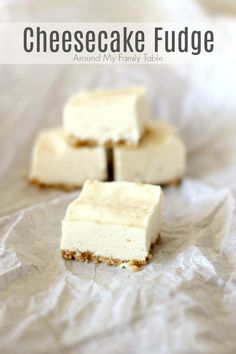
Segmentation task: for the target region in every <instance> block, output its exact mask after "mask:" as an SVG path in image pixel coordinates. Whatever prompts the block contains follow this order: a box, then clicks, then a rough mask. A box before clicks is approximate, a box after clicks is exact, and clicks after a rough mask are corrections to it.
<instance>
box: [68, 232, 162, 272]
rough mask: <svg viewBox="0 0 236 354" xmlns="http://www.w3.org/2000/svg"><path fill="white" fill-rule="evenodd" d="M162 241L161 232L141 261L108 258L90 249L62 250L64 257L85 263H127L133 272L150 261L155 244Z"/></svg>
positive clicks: (119, 264) (113, 264)
mask: <svg viewBox="0 0 236 354" xmlns="http://www.w3.org/2000/svg"><path fill="white" fill-rule="evenodd" d="M159 241H160V234H158V235H157V238H156V240H155V241H154V242H153V243H152V245H151V247H150V251H149V254H148V256H147V257H146V258H145V259H144V260H142V261H140V260H135V259H132V260H121V259H117V258H108V257H103V256H97V255H95V254H94V253H92V252H90V251H86V252H80V251H79V250H75V251H69V250H61V255H62V257H63V258H64V259H66V260H73V259H74V260H76V261H79V262H84V263H91V262H92V263H95V264H98V263H105V264H107V265H112V266H121V265H122V264H127V266H128V268H129V269H130V270H132V271H133V272H137V271H139V270H140V268H141V267H142V266H144V265H146V264H148V262H149V261H150V259H151V258H152V251H153V248H154V246H155V245H156V244H157V243H158V242H159Z"/></svg>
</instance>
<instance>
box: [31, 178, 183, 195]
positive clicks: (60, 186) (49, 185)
mask: <svg viewBox="0 0 236 354" xmlns="http://www.w3.org/2000/svg"><path fill="white" fill-rule="evenodd" d="M29 181H30V183H32V184H34V185H35V186H37V187H39V188H42V189H45V188H54V189H61V190H64V191H65V192H70V191H73V190H76V189H81V188H82V186H81V185H75V184H63V183H44V182H41V181H39V180H38V179H36V178H33V179H29ZM181 182H182V179H181V178H177V179H175V180H173V181H170V182H167V183H161V184H158V183H156V184H157V185H160V186H161V187H162V188H166V187H179V186H180V185H181Z"/></svg>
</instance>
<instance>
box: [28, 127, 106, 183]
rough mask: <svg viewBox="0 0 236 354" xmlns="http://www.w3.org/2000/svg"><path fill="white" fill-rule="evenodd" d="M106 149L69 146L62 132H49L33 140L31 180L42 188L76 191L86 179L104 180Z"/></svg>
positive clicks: (50, 130) (57, 130)
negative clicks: (74, 189)
mask: <svg viewBox="0 0 236 354" xmlns="http://www.w3.org/2000/svg"><path fill="white" fill-rule="evenodd" d="M106 165H107V162H106V151H105V148H103V147H101V146H98V147H79V148H74V147H72V146H71V145H70V144H68V142H67V140H66V137H65V134H64V132H63V130H62V129H60V128H56V129H49V130H45V131H43V132H42V133H40V134H39V135H38V137H37V139H36V142H35V145H34V149H33V154H32V162H31V169H30V176H29V177H30V180H31V181H32V182H33V183H35V184H38V185H41V186H50V187H60V188H64V189H73V188H79V187H81V186H82V185H83V183H84V182H85V181H86V180H87V179H98V180H105V179H106V178H107V166H106Z"/></svg>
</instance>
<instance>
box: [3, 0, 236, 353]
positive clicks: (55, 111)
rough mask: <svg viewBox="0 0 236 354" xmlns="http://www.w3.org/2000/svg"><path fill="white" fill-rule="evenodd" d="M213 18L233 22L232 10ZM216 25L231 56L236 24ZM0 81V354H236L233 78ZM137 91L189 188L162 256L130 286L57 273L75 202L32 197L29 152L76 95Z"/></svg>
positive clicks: (174, 212)
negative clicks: (178, 155)
mask: <svg viewBox="0 0 236 354" xmlns="http://www.w3.org/2000/svg"><path fill="white" fill-rule="evenodd" d="M46 3H47V5H45V4H46ZM212 3H213V1H210V2H209V4H205V2H203V1H199V2H197V1H193V0H191V1H188V2H186V1H183V0H176V1H175V4H173V2H170V1H162V0H157V1H151V0H149V1H148V0H145V1H144V2H143V5H142V6H137V1H133V0H132V1H129V2H127V1H119V2H114V1H113V2H110V1H109V2H108V1H105V0H101V1H100V2H99V6H97V5H96V12H95V11H91V7H92V8H94V6H95V5H94V4H95V3H94V1H91V0H89V1H87V0H86V1H84V0H83V1H80V2H78V4H77V2H75V1H74V2H72V3H71V4H70V8H69V6H68V2H66V1H65V0H60V1H52V0H51V1H48V0H47V2H46V1H41V2H38V3H37V5H36V3H35V2H32V1H29V0H23V1H22V2H21V5H20V6H19V5H18V4H17V1H14V0H9V1H2V2H1V5H0V7H1V14H0V19H1V20H15V21H19V20H20V21H25V20H31V21H37V20H39V21H43V20H50V21H53V20H57V21H59V20H61V21H65V20H66V19H67V20H74V21H82V20H86V21H88V20H91V21H112V20H117V21H122V22H123V21H139V20H141V21H149V22H150V21H157V20H166V21H171V20H173V19H174V20H177V21H181V20H186V19H188V20H197V21H198V20H199V21H201V20H202V21H204V20H208V19H210V20H212V19H213V20H214V17H210V14H208V15H206V13H205V8H204V6H205V7H206V8H207V10H208V11H210V9H211V8H212V7H211V5H212ZM111 4H112V5H111ZM179 6H180V7H181V8H182V9H184V10H183V11H177V9H178V8H179ZM223 8H224V11H223ZM219 9H221V10H222V11H223V12H224V13H228V12H229V9H234V10H233V13H236V6H235V3H233V2H232V1H231V0H227V2H223V0H222V1H220V0H219V1H218V2H217V12H219V11H220V10H219ZM222 20H225V18H223V17H222ZM219 26H225V29H227V33H228V36H227V38H225V39H224V45H225V48H226V46H229V45H231V46H232V52H233V51H235V49H236V48H235V42H233V41H232V38H234V36H235V28H236V22H235V18H233V17H232V18H231V20H230V21H228V22H227V24H226V23H225V22H222V23H221V24H219ZM223 49H224V48H223V47H222V50H223ZM0 82H1V95H0V215H1V216H2V218H1V219H0V352H3V353H7V354H8V353H10V354H11V353H12V354H15V353H16V351H17V353H19V354H21V353H22V354H27V353H29V354H32V353H62V354H64V353H71V354H74V353H76V354H77V353H78V352H79V353H80V354H86V353H88V354H91V353H92V352H93V351H94V352H96V353H103V354H106V353H112V354H116V353H117V354H120V353H135V354H139V353H140V354H141V353H150V354H152V353H153V354H156V353H157V352H158V353H173V354H190V353H191V354H205V353H214V354H223V353H224V354H234V353H235V352H236V339H235V328H236V313H235V308H236V257H235V254H236V237H235V235H236V212H235V201H236V179H235V175H236V168H235V166H236V139H235V133H236V119H235V116H236V72H235V66H234V65H233V66H232V65H231V62H230V61H229V62H228V63H227V64H226V63H223V65H222V63H219V62H215V63H212V64H211V65H210V66H209V64H207V63H201V64H200V63H199V64H198V63H197V64H196V65H195V64H193V65H188V66H179V65H178V66H177V65H172V66H162V65H161V66H160V65H157V66H132V65H131V66H125V65H124V66H112V65H111V66H108V65H107V66H106V65H102V66H99V67H98V66H96V65H92V66H89V67H88V66H69V65H66V66H51V65H44V66H40V65H38V66H37V68H36V67H35V66H27V67H26V66H17V65H16V66H11V67H10V66H5V67H4V70H2V68H1V69H0ZM140 84H141V85H144V86H146V87H147V90H148V96H149V101H150V104H151V108H152V115H153V117H161V118H163V119H164V120H166V121H168V122H171V123H174V124H175V126H176V127H177V129H178V131H179V133H180V135H181V136H182V138H183V139H184V141H185V143H186V145H187V150H188V170H187V177H186V179H185V180H184V182H183V183H182V185H181V186H180V187H179V188H177V189H176V188H169V189H166V190H165V192H164V193H165V203H164V210H163V224H162V229H161V240H160V243H159V244H158V245H157V246H156V247H155V249H154V254H153V258H152V260H151V262H150V263H149V264H148V265H147V266H146V267H144V268H143V269H142V270H141V271H140V272H137V273H133V272H130V271H127V270H125V269H120V268H119V267H117V268H115V267H108V266H105V265H102V264H101V265H94V264H83V263H78V262H70V261H64V260H63V259H62V258H61V256H60V251H59V245H60V238H61V220H62V219H63V217H64V215H65V212H66V208H67V205H68V204H69V203H70V202H71V201H72V200H73V199H75V198H76V197H77V196H78V193H79V192H74V193H68V194H66V193H64V192H59V191H57V190H39V189H37V188H35V187H33V186H29V184H28V182H27V179H26V174H27V171H28V167H29V161H30V154H31V147H32V142H33V140H34V138H35V136H36V134H37V133H38V131H39V129H44V128H47V127H51V126H54V125H59V124H60V122H61V112H62V106H63V104H64V102H65V101H66V99H67V98H68V97H69V96H70V95H71V94H73V93H74V92H77V91H78V90H79V89H90V88H96V89H97V88H109V87H122V86H126V85H132V86H134V85H140ZM3 88H4V89H3Z"/></svg>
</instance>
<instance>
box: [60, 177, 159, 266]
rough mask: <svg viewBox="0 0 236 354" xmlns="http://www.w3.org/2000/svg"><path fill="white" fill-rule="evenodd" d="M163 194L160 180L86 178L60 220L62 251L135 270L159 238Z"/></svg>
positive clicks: (69, 256) (82, 258)
mask: <svg viewBox="0 0 236 354" xmlns="http://www.w3.org/2000/svg"><path fill="white" fill-rule="evenodd" d="M162 198H163V197H162V191H161V188H160V187H159V186H153V185H148V184H141V183H131V182H98V181H93V182H92V181H87V182H86V183H85V184H84V186H83V189H82V192H81V194H80V196H79V197H78V199H76V200H75V201H73V202H72V203H71V204H70V205H69V207H68V209H67V212H66V216H65V218H64V220H63V221H62V239H61V253H62V256H63V257H64V258H66V259H76V260H78V261H83V262H89V261H93V262H95V263H99V262H104V263H106V264H110V265H118V264H123V263H125V264H126V265H127V263H128V265H130V266H131V269H132V267H133V270H137V269H138V267H139V266H141V265H144V264H146V263H147V261H148V259H149V258H150V252H151V246H152V245H153V244H154V243H155V242H156V241H157V239H158V235H159V233H160V224H161V209H162Z"/></svg>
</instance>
